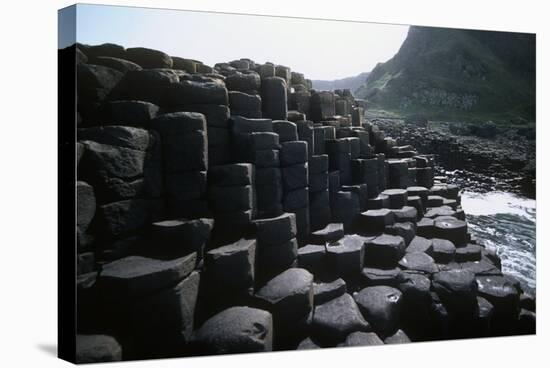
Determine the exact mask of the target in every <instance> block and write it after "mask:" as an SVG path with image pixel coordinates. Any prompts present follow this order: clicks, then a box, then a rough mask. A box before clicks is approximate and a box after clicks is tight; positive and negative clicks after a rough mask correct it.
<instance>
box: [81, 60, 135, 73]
mask: <svg viewBox="0 0 550 368" xmlns="http://www.w3.org/2000/svg"><path fill="white" fill-rule="evenodd" d="M91 64H94V65H102V66H106V67H108V68H112V69H115V70H118V71H119V72H121V73H126V72H128V71H131V70H141V69H142V68H141V66H139V65H138V64H136V63H133V62H131V61H128V60H124V59H120V58H115V57H110V56H97V57H94V58H93V59H92V60H91Z"/></svg>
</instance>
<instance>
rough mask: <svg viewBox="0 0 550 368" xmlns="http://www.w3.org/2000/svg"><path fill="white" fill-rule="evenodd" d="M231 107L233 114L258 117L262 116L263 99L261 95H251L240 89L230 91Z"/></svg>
mask: <svg viewBox="0 0 550 368" xmlns="http://www.w3.org/2000/svg"><path fill="white" fill-rule="evenodd" d="M228 97H229V107H230V108H231V113H232V114H233V115H239V116H244V117H246V118H253V119H258V118H261V117H262V99H261V97H260V96H259V95H251V94H246V93H243V92H238V91H231V90H230V91H229V93H228Z"/></svg>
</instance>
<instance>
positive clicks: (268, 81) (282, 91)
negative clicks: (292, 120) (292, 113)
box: [261, 77, 287, 120]
mask: <svg viewBox="0 0 550 368" xmlns="http://www.w3.org/2000/svg"><path fill="white" fill-rule="evenodd" d="M261 95H262V112H263V116H265V117H267V118H270V119H274V120H284V119H286V116H287V85H286V82H285V80H284V79H282V78H279V77H268V78H265V79H262V91H261Z"/></svg>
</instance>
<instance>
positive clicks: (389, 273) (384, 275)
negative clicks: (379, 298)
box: [361, 267, 401, 287]
mask: <svg viewBox="0 0 550 368" xmlns="http://www.w3.org/2000/svg"><path fill="white" fill-rule="evenodd" d="M400 272H401V270H400V269H399V268H397V267H395V268H389V269H382V268H372V267H365V268H363V270H362V271H361V276H362V280H363V282H364V284H365V285H366V286H379V285H385V286H391V287H395V286H397V282H398V276H399V273H400Z"/></svg>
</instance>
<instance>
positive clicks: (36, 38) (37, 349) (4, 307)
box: [0, 0, 550, 368]
mask: <svg viewBox="0 0 550 368" xmlns="http://www.w3.org/2000/svg"><path fill="white" fill-rule="evenodd" d="M88 2H89V3H102V2H99V1H88ZM107 3H108V4H117V5H134V6H149V7H161V8H172V9H189V10H211V11H227V12H238V13H250V14H267V15H283V16H284V15H287V16H299V17H312V18H328V19H341V20H359V21H372V22H383V23H401V24H415V25H428V26H443V27H458V28H481V29H493V30H505V31H522V32H536V33H537V110H538V111H537V116H538V124H537V138H538V140H537V149H538V152H537V158H538V162H537V167H538V178H539V180H538V185H537V187H538V196H537V207H538V211H537V212H538V213H537V223H538V227H537V229H538V232H537V235H538V239H537V244H538V249H537V259H538V263H537V292H538V295H537V296H538V300H537V303H538V305H537V309H538V311H539V313H538V315H537V318H538V321H537V322H538V334H537V336H536V337H511V338H494V339H478V340H462V341H450V342H438V343H417V344H409V345H404V346H399V347H397V346H385V347H371V348H347V349H327V350H323V351H315V352H311V351H310V352H298V353H296V352H288V353H268V354H248V355H239V356H225V357H223V358H193V359H183V360H182V359H172V360H157V361H143V362H132V363H122V364H111V365H108V366H109V367H118V366H128V367H149V366H152V365H154V366H155V367H176V366H177V367H181V366H193V367H217V366H220V365H222V366H224V367H225V366H228V367H229V366H256V367H262V368H264V367H299V366H302V367H311V366H315V367H318V366H319V367H324V366H327V367H329V366H332V367H333V366H335V365H337V366H341V365H342V364H345V365H350V366H351V365H353V366H357V367H361V366H363V365H364V366H397V365H400V364H401V365H404V366H407V367H415V366H423V367H425V366H434V365H445V366H446V367H459V366H460V367H464V366H470V367H474V366H475V367H477V366H481V365H482V364H483V365H485V364H491V366H492V367H499V368H500V367H520V366H525V365H531V364H534V365H536V366H538V365H540V364H538V362H539V361H542V359H543V358H544V357H546V356H547V355H548V354H547V353H546V352H545V351H544V350H543V349H544V347H546V349H548V341H550V333H549V328H548V327H549V326H548V321H547V318H546V317H547V314H546V313H544V309H545V307H546V299H547V294H548V290H547V289H548V288H547V283H546V282H545V281H546V280H545V278H547V277H548V269H547V266H548V262H545V258H546V259H547V257H548V251H545V249H544V247H545V246H548V244H545V242H546V241H547V240H548V239H549V237H548V230H547V229H545V227H546V228H548V226H545V224H550V223H549V222H548V221H547V220H548V216H547V215H546V213H545V212H544V210H545V209H547V208H548V207H547V203H548V194H547V193H545V191H544V190H543V188H548V184H549V183H548V181H547V175H546V172H545V171H546V169H547V167H548V166H547V162H546V160H547V159H548V157H550V156H548V144H547V142H546V139H547V138H548V137H549V136H548V128H547V127H546V126H547V125H548V123H550V122H548V121H547V118H548V114H547V111H548V110H547V109H546V111H545V106H544V105H543V103H544V101H545V100H546V101H547V100H548V94H547V88H548V75H549V73H548V71H547V69H546V70H544V69H543V68H544V67H545V68H548V67H550V66H549V64H548V60H547V59H545V56H546V55H545V52H546V54H547V52H548V51H547V50H548V38H549V35H550V33H549V32H550V30H549V28H550V27H549V25H548V24H549V22H548V14H550V12H549V11H548V9H545V6H544V5H543V4H544V1H530V0H529V1H527V0H524V1H513V2H506V1H503V0H501V1H480V0H477V1H470V0H455V1H452V2H451V1H441V0H439V1H420V0H416V1H406V0H403V1H372V0H359V1H348V0H337V1H336V0H334V1H331V2H321V1H315V0H310V1H301V2H300V1H298V0H272V1H270V2H264V1H258V0H256V1H254V0H249V1H244V0H226V1H222V0H217V1H216V0H195V1H184V0H180V1H168V0H161V1H143V0H141V1H139V0H131V1H108V2H107ZM71 4H72V3H70V2H68V1H60V0H46V1H17V2H15V1H13V2H9V3H8V2H4V3H3V4H2V5H3V6H2V10H1V13H0V16H1V18H2V19H1V22H0V27H1V32H0V34H1V37H2V48H1V50H2V54H1V55H0V63H1V67H2V68H1V69H0V70H2V73H1V74H0V75H1V77H0V80H1V83H0V86H1V90H2V114H1V116H0V121H1V124H2V134H1V136H2V139H1V143H0V150H1V152H0V160H1V168H2V169H1V171H0V172H1V176H0V186H1V190H0V193H2V197H1V199H2V200H1V201H0V216H1V221H0V224H1V225H0V237H1V243H0V244H1V248H2V253H1V255H0V260H1V261H0V273H1V274H0V339H1V340H0V352H1V353H0V365H1V366H4V367H19V366H25V367H33V366H39V367H63V366H69V364H68V363H66V362H62V361H60V360H58V359H57V358H55V352H56V340H57V337H56V336H57V297H56V295H57V284H56V282H57V253H56V252H57V222H56V221H57V171H56V167H57V135H56V134H57V130H56V129H57V128H56V127H57V107H56V106H57V87H56V86H57V77H56V70H57V64H56V63H57V53H56V51H57V9H59V8H61V7H64V6H67V5H71ZM354 37H357V47H361V37H360V35H354ZM243 42H246V40H244V41H243ZM545 46H546V50H545ZM259 47H266V46H265V45H259ZM267 47H268V46H267ZM243 56H246V55H243ZM342 57H343V56H342ZM544 60H546V65H545V64H544ZM312 62H314V60H312ZM67 129H70V127H67ZM66 246H67V247H72V246H73V244H67V245H66ZM545 268H546V270H545ZM544 342H546V344H545V343H544ZM545 353H546V354H545ZM221 359H223V360H221ZM543 364H548V363H543Z"/></svg>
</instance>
